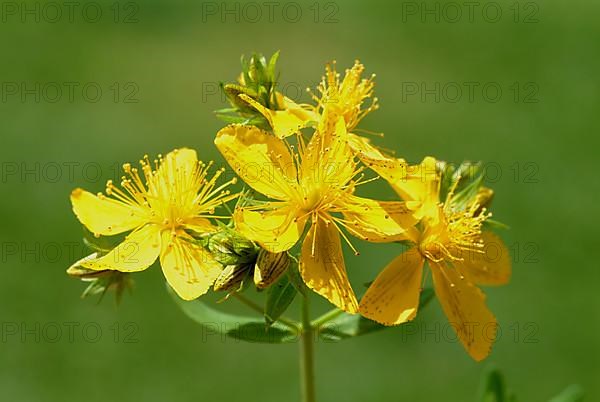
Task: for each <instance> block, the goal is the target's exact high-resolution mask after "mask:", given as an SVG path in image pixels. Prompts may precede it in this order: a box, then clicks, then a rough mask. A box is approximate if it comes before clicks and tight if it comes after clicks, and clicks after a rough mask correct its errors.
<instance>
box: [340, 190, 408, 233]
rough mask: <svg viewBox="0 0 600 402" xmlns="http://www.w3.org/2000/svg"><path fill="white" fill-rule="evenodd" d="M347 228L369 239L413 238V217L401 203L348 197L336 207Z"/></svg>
mask: <svg viewBox="0 0 600 402" xmlns="http://www.w3.org/2000/svg"><path fill="white" fill-rule="evenodd" d="M340 209H342V210H343V211H344V212H343V214H344V218H345V220H346V221H345V223H346V225H347V228H348V230H349V231H350V232H351V233H352V234H353V235H355V236H357V237H360V238H362V239H363V240H367V241H370V242H393V241H400V240H407V239H410V240H413V241H416V239H417V236H418V233H417V232H416V229H414V228H413V226H414V225H415V223H416V222H417V220H416V219H415V218H414V216H413V213H412V211H411V210H409V209H408V208H407V207H406V204H405V203H404V202H399V201H375V200H371V199H368V198H361V197H356V196H349V197H348V198H346V199H344V200H343V204H342V205H341V206H340Z"/></svg>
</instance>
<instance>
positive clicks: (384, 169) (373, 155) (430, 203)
mask: <svg viewBox="0 0 600 402" xmlns="http://www.w3.org/2000/svg"><path fill="white" fill-rule="evenodd" d="M365 141H366V140H364V141H362V142H360V141H358V140H356V139H355V140H354V141H353V143H354V144H355V145H354V148H356V149H359V151H360V152H359V158H360V159H361V160H362V161H363V163H364V164H365V165H367V166H369V167H370V168H371V169H373V170H374V171H375V172H376V173H377V174H379V175H380V176H381V177H382V178H383V179H385V180H386V181H387V182H388V183H389V184H390V186H391V187H392V188H393V189H394V191H396V193H397V194H398V195H399V196H400V197H401V198H402V199H403V200H405V201H407V206H409V207H410V208H411V209H413V210H415V211H416V215H417V218H418V219H421V218H423V217H425V216H428V217H429V216H431V217H436V216H437V213H438V208H437V204H438V203H439V185H440V177H439V173H437V171H436V160H435V158H432V157H430V156H428V157H426V158H425V159H423V162H421V163H420V164H418V165H414V166H408V165H407V164H406V162H405V161H404V160H403V159H396V158H390V157H386V156H385V155H383V154H382V153H380V152H379V151H378V150H377V149H374V148H373V147H372V146H371V147H367V146H366V144H367V143H366V142H365Z"/></svg>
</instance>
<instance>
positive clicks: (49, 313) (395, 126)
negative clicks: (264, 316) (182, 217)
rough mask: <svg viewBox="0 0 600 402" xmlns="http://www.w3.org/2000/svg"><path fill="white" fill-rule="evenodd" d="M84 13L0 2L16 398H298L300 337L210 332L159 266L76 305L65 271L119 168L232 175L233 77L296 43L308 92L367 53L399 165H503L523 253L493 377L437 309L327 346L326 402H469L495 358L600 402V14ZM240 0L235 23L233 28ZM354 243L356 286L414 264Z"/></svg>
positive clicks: (342, 8)
mask: <svg viewBox="0 0 600 402" xmlns="http://www.w3.org/2000/svg"><path fill="white" fill-rule="evenodd" d="M52 4H54V8H52V7H53V6H52ZM79 4H80V5H79V6H77V7H75V8H74V10H73V14H72V15H70V14H69V9H68V8H67V6H65V4H64V3H62V2H58V3H45V2H41V3H36V2H25V3H22V2H2V3H1V6H2V10H1V11H2V15H1V16H0V17H1V22H0V32H1V35H0V46H1V49H2V63H1V64H0V73H1V74H0V77H1V81H2V88H1V91H2V93H1V94H0V95H1V97H2V98H1V102H0V136H1V145H0V162H1V163H2V165H1V166H2V172H1V173H2V176H1V183H0V189H1V190H0V191H1V194H2V197H1V198H0V216H1V218H2V220H1V222H2V223H1V224H0V242H1V243H2V256H1V267H2V268H1V269H0V321H1V323H2V328H1V329H2V333H1V334H0V395H1V396H0V399H2V400H11V401H79V400H87V401H90V402H92V401H106V400H113V401H130V400H145V401H164V400H181V401H184V400H185V401H187V400H189V401H191V400H206V401H215V400H223V401H237V400H253V401H259V400H260V401H265V402H266V401H278V402H279V401H294V400H298V399H299V397H298V379H297V378H298V373H297V371H298V370H297V345H282V346H273V345H257V344H244V343H240V342H236V341H232V340H225V341H223V340H221V339H219V338H218V337H208V339H204V340H203V339H202V336H201V331H200V328H199V327H198V326H197V325H196V324H194V323H193V322H191V321H190V320H188V319H187V318H186V317H185V316H184V315H183V314H182V313H181V312H180V311H179V309H178V307H177V306H176V305H175V304H174V303H173V301H172V300H171V299H170V296H169V295H168V294H167V293H166V292H165V289H164V281H163V278H162V274H161V272H160V269H158V267H156V266H155V267H153V268H152V269H150V270H148V271H146V272H144V273H141V274H139V275H136V277H135V279H136V285H137V286H136V290H135V293H134V295H133V296H132V297H130V296H127V297H126V298H125V300H124V302H123V303H122V305H121V306H119V307H115V303H114V302H113V300H111V299H112V298H108V297H107V298H106V299H105V300H104V301H103V302H102V303H100V304H97V303H96V300H92V299H86V300H84V301H81V300H80V299H79V295H80V293H81V291H82V290H83V285H82V284H81V283H79V282H78V281H76V280H72V279H69V278H68V277H67V276H66V275H65V273H64V271H65V269H66V268H67V266H68V265H69V264H70V263H71V262H73V260H74V259H75V258H79V257H80V256H82V255H83V254H84V253H85V252H86V250H84V248H83V246H82V245H81V228H80V225H79V223H78V222H77V221H76V219H75V217H74V216H73V214H72V212H71V208H70V204H69V198H68V196H69V193H70V191H71V190H72V189H73V188H74V187H79V186H80V187H84V188H86V189H88V190H90V191H101V190H103V187H104V182H105V181H106V180H107V179H109V178H112V177H114V176H115V168H116V166H118V164H120V163H122V162H125V161H136V160H138V159H139V158H140V157H141V156H142V155H143V154H144V153H148V154H150V155H152V154H156V153H161V152H162V153H165V152H168V151H169V150H171V149H173V148H175V147H181V146H188V147H193V148H196V149H197V150H198V151H199V153H200V155H201V157H202V158H204V159H210V158H216V160H217V161H218V162H219V163H222V159H221V158H220V156H219V155H218V154H217V152H216V149H215V148H214V146H213V145H212V139H213V137H214V135H215V133H216V131H217V130H218V129H219V128H220V127H222V125H223V124H222V123H221V122H220V121H218V120H217V119H216V118H215V117H214V116H213V114H212V111H213V110H215V109H218V108H221V107H225V106H226V104H225V102H224V99H223V98H222V96H220V95H219V94H217V93H216V92H215V88H216V84H217V83H218V82H219V81H230V80H232V79H234V78H235V77H236V76H237V74H238V73H239V71H240V66H239V57H240V55H241V54H247V55H248V54H250V53H251V52H253V51H260V52H264V53H266V54H271V53H272V52H274V51H275V50H277V49H281V58H280V70H281V72H282V75H281V82H282V85H283V88H284V90H287V94H288V95H289V96H292V97H294V96H296V94H297V93H298V90H300V89H302V88H304V87H306V86H314V84H316V82H317V81H318V80H319V79H320V77H321V75H322V73H323V68H324V67H323V66H324V63H325V62H327V61H330V60H333V59H335V60H337V62H338V66H339V68H344V67H346V66H348V67H349V66H350V65H351V64H352V62H353V61H354V59H356V58H360V60H361V61H362V62H363V63H364V64H365V65H366V67H367V72H368V73H369V74H370V73H372V72H374V73H376V74H377V78H376V82H377V88H376V92H377V96H378V97H379V99H380V102H381V109H380V110H379V111H377V112H376V113H373V114H371V115H369V117H368V118H367V119H365V120H364V121H363V123H362V124H361V127H364V128H367V129H370V130H373V131H382V132H384V133H385V134H386V136H385V138H384V139H382V140H381V141H379V144H381V145H383V146H385V147H387V148H392V149H395V150H397V152H398V154H399V155H400V156H403V157H405V158H406V159H408V160H410V161H420V160H421V159H422V157H423V156H425V155H429V154H431V155H435V156H437V157H438V158H440V159H445V160H448V161H453V162H460V161H461V160H463V159H470V160H483V161H486V162H488V164H489V165H488V166H489V167H490V170H489V178H490V179H491V180H490V182H489V184H490V185H491V186H493V188H494V189H495V190H496V198H495V201H494V206H493V210H494V214H495V218H496V219H499V220H501V221H503V222H505V223H507V224H508V225H510V226H511V229H510V230H508V231H504V232H502V233H501V235H502V237H503V238H504V239H505V241H506V243H507V244H508V245H509V247H510V248H511V250H512V252H513V256H514V259H515V263H514V275H513V279H512V282H511V283H510V285H508V286H506V287H502V288H494V289H489V290H487V294H488V301H489V305H490V307H491V309H492V310H493V311H494V312H495V314H496V315H497V317H498V320H499V322H500V324H501V328H502V336H501V337H500V339H499V341H498V342H497V343H496V345H495V346H494V349H493V352H492V354H491V356H490V357H489V358H488V359H487V360H486V361H485V362H484V363H481V364H477V363H475V362H473V361H472V360H471V359H470V358H469V356H468V355H467V354H466V353H465V352H464V350H463V349H462V347H461V346H460V345H459V344H458V343H456V342H453V341H449V340H448V339H447V338H446V337H444V336H442V337H441V339H439V338H438V339H436V335H434V334H433V333H432V332H431V331H433V330H435V328H436V325H437V326H438V328H442V329H443V328H445V327H444V326H445V325H446V318H445V317H444V316H443V314H442V312H441V308H440V307H439V304H438V303H437V302H436V301H434V302H433V303H431V305H429V306H428V307H427V308H426V309H425V310H423V311H422V312H421V313H420V315H419V317H418V320H417V322H418V323H419V325H420V327H419V328H420V331H419V333H418V334H416V335H408V334H406V333H405V332H403V331H402V330H401V329H399V328H396V329H392V330H388V331H384V332H381V333H376V334H372V335H369V336H367V337H363V338H355V339H352V340H348V341H344V342H341V343H330V344H323V343H320V344H319V345H318V346H317V376H318V378H317V387H318V396H319V400H321V401H334V400H343V401H364V400H369V401H392V400H394V401H398V400H410V401H441V400H444V401H446V400H448V401H470V400H473V397H474V395H475V391H476V388H477V384H478V382H479V377H480V374H481V373H482V371H483V370H484V369H485V367H486V365H488V364H494V365H496V366H498V367H499V368H501V369H502V370H503V371H504V372H505V374H506V376H507V377H508V381H509V384H510V387H511V388H512V389H513V390H514V391H516V392H517V393H518V395H519V396H520V400H521V401H532V402H534V401H545V400H547V399H549V398H550V397H551V396H552V395H554V394H556V393H558V392H559V391H560V390H561V389H562V388H564V387H565V386H567V385H568V384H570V383H579V384H581V385H582V386H583V387H584V388H585V390H586V392H587V400H588V401H593V400H599V399H600V386H599V385H598V381H597V379H598V376H599V375H600V367H599V366H600V342H599V340H598V332H599V329H600V328H599V324H598V322H599V318H600V316H599V298H598V296H597V293H596V292H597V288H598V285H599V281H598V279H599V278H598V264H597V262H596V259H595V252H596V251H597V244H596V242H597V240H598V236H597V233H598V232H597V229H595V227H594V225H595V224H597V223H598V213H597V200H596V198H597V196H598V194H599V191H598V190H599V189H598V179H597V177H596V176H595V175H594V172H595V166H594V165H593V161H594V159H593V157H594V156H593V153H595V151H596V150H597V148H598V145H599V142H598V140H597V132H598V121H599V117H598V106H599V105H600V103H599V93H600V91H599V90H600V88H599V79H598V71H600V68H599V67H600V54H599V48H598V43H599V40H600V28H599V25H598V15H599V14H598V13H599V12H600V4H598V3H594V2H589V1H583V0H575V1H569V2H563V1H558V0H545V1H535V2H517V3H515V2H514V1H513V0H510V1H500V2H496V3H491V4H492V5H491V6H489V5H488V6H486V7H485V8H484V5H485V4H488V3H487V2H482V3H480V4H479V6H475V8H474V10H473V14H472V15H469V8H468V6H467V5H465V3H463V2H454V3H446V2H441V3H439V2H434V1H426V2H421V1H418V2H402V1H401V2H392V1H388V2H378V1H369V2H354V1H348V2H335V3H334V2H330V3H326V2H321V3H314V2H300V3H293V4H294V5H293V6H287V8H285V7H284V5H285V4H286V3H277V4H279V5H278V6H275V8H274V12H273V16H272V18H270V16H269V13H268V10H269V9H268V5H265V3H261V2H259V3H253V5H250V6H247V5H246V4H245V3H228V4H224V3H221V2H215V3H209V2H204V3H200V2H199V3H194V4H192V3H191V2H187V1H156V0H152V1H144V2H140V3H128V2H121V3H114V2H109V1H107V2H96V3H88V2H85V1H84V2H81V3H79ZM90 4H91V5H90ZM236 4H237V5H236ZM436 4H437V6H436ZM57 5H58V8H59V11H61V12H62V17H61V18H58V20H56V19H57V15H56V6H57ZM257 6H258V8H259V9H260V11H261V15H260V16H257V14H256V10H257ZM457 6H458V7H459V8H460V10H461V12H462V16H460V17H458V16H457V14H456V11H457ZM15 7H16V8H15ZM36 7H37V8H36ZM225 7H227V9H228V10H233V11H232V12H231V13H230V14H227V13H226V14H225V15H221V12H222V11H223V9H224V8H225ZM436 7H438V8H436ZM15 10H16V11H15ZM27 10H30V11H27ZM31 10H33V11H31ZM98 10H100V11H101V13H102V14H101V15H100V16H98V14H97V12H98ZM215 10H216V14H212V12H214V11H215ZM236 10H237V11H236ZM298 10H300V12H301V13H302V14H301V16H300V17H297V15H296V13H297V11H298ZM426 10H433V11H431V13H433V14H431V13H427V12H425V14H424V15H423V14H421V13H422V12H423V11H426ZM437 10H439V11H437ZM498 10H500V11H501V13H502V14H501V16H499V17H498V16H497V14H496V13H497V11H498ZM436 18H439V22H436ZM36 19H38V20H39V21H36ZM236 19H239V21H236ZM296 19H298V21H297V22H294V20H296ZM54 20H56V21H54ZM94 20H97V22H92V21H94ZM494 20H497V21H496V22H493V21H494ZM53 21H54V22H53ZM453 21H454V22H453ZM471 82H473V83H476V84H465V83H471ZM71 83H72V84H71ZM422 83H425V85H426V88H425V89H427V88H429V89H433V93H430V94H429V95H427V93H425V92H423V88H421V87H420V86H421V84H422ZM436 83H437V85H439V90H436ZM415 84H416V85H417V88H418V91H417V93H416V94H411V93H412V92H414V88H415V86H414V85H415ZM36 85H37V86H36ZM467 85H474V92H473V98H471V99H470V98H469V93H468V90H467ZM57 86H58V87H60V89H61V93H60V95H58V94H57V92H56V89H57ZM457 86H458V87H460V88H462V90H463V93H462V95H461V96H459V97H458V98H457V94H456V92H455V90H456V87H457ZM69 88H73V92H72V98H71V97H70V96H69V95H70V93H69ZM484 88H486V90H487V91H488V92H484V90H483V89H484ZM497 88H500V89H501V90H502V94H501V95H500V96H497V95H496V94H495V92H494V91H495V90H496V89H497ZM98 89H100V90H101V92H102V93H101V94H99V93H97V92H96V91H97V90H98ZM407 90H408V93H407ZM411 91H412V92H411ZM436 93H437V95H438V96H439V101H438V100H436ZM422 96H424V98H422ZM496 98H497V99H496ZM303 99H305V100H306V95H303ZM132 101H136V102H132ZM592 175H594V176H592ZM374 188H375V190H373V191H374V192H375V193H376V194H374V196H380V197H391V193H390V192H389V191H387V190H385V189H384V188H383V187H378V186H375V187H374ZM357 244H358V246H359V247H360V250H361V253H362V254H361V256H360V257H353V256H350V255H348V257H347V264H348V266H349V269H350V275H351V279H352V281H353V284H354V286H355V288H356V289H357V290H359V289H360V288H361V284H362V283H365V282H367V281H369V280H371V279H372V278H373V277H374V275H375V273H376V272H378V271H379V270H380V269H381V268H382V267H383V266H384V265H385V264H386V262H387V261H389V260H390V259H391V258H393V257H394V256H395V255H396V254H397V253H398V249H397V247H396V246H394V245H382V246H373V245H368V244H362V243H357ZM234 303H236V302H235V301H232V302H231V304H232V305H233V304H234ZM232 308H234V309H237V310H239V311H243V307H239V306H235V307H232ZM319 308H320V309H325V308H326V306H325V305H324V303H322V305H320V306H319ZM70 323H71V324H70ZM70 326H72V327H73V328H74V329H73V333H72V336H69V335H70V334H69V330H68V328H69V327H70ZM57 327H59V328H60V330H61V332H60V333H59V334H58V335H57V332H56V329H57ZM98 328H99V329H100V330H101V331H102V332H101V334H97V330H98ZM428 331H429V332H428ZM434 332H435V331H434ZM437 332H438V333H439V332H440V331H437ZM442 335H443V332H442ZM438 336H439V335H438ZM130 341H135V342H130Z"/></svg>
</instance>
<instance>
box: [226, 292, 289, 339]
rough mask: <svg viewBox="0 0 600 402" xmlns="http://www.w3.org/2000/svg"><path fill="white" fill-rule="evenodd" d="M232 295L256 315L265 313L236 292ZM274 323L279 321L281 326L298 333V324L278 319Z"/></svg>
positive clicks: (286, 319)
mask: <svg viewBox="0 0 600 402" xmlns="http://www.w3.org/2000/svg"><path fill="white" fill-rule="evenodd" d="M232 295H233V296H234V297H235V298H236V299H238V300H239V301H240V302H242V303H243V304H245V305H246V306H248V307H250V308H251V309H252V310H254V311H256V312H257V313H259V314H261V315H264V313H265V311H264V310H263V308H262V307H261V306H259V305H258V304H256V303H254V302H253V301H252V300H250V299H247V298H246V297H244V296H242V295H241V294H239V293H238V292H233V293H232ZM275 321H279V322H280V323H282V324H283V325H286V326H287V327H289V328H291V329H293V330H294V331H296V332H300V327H299V326H298V324H297V323H296V322H294V321H292V320H290V319H288V318H285V317H279V318H278V319H277V320H275Z"/></svg>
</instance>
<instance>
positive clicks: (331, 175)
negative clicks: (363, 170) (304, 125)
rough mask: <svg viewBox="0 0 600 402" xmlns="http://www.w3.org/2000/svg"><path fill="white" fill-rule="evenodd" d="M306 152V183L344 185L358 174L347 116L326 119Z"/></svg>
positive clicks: (304, 154)
mask: <svg viewBox="0 0 600 402" xmlns="http://www.w3.org/2000/svg"><path fill="white" fill-rule="evenodd" d="M321 126H322V127H320V128H319V130H317V131H316V132H315V133H314V134H313V136H312V137H311V139H310V141H309V143H308V145H307V146H306V150H305V152H304V153H303V155H302V163H301V172H302V174H301V178H302V185H303V186H305V187H307V186H313V185H314V186H316V187H320V188H322V187H323V186H324V185H326V186H329V187H338V188H339V187H340V186H343V185H345V184H347V183H348V182H349V181H350V180H351V179H352V178H353V177H354V175H355V174H356V170H357V169H356V164H357V163H356V161H355V158H354V155H353V153H352V149H351V148H350V146H349V145H348V133H347V131H346V125H345V123H344V119H343V118H342V117H340V118H339V119H338V120H337V122H334V121H333V120H331V119H324V120H322V124H321Z"/></svg>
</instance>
